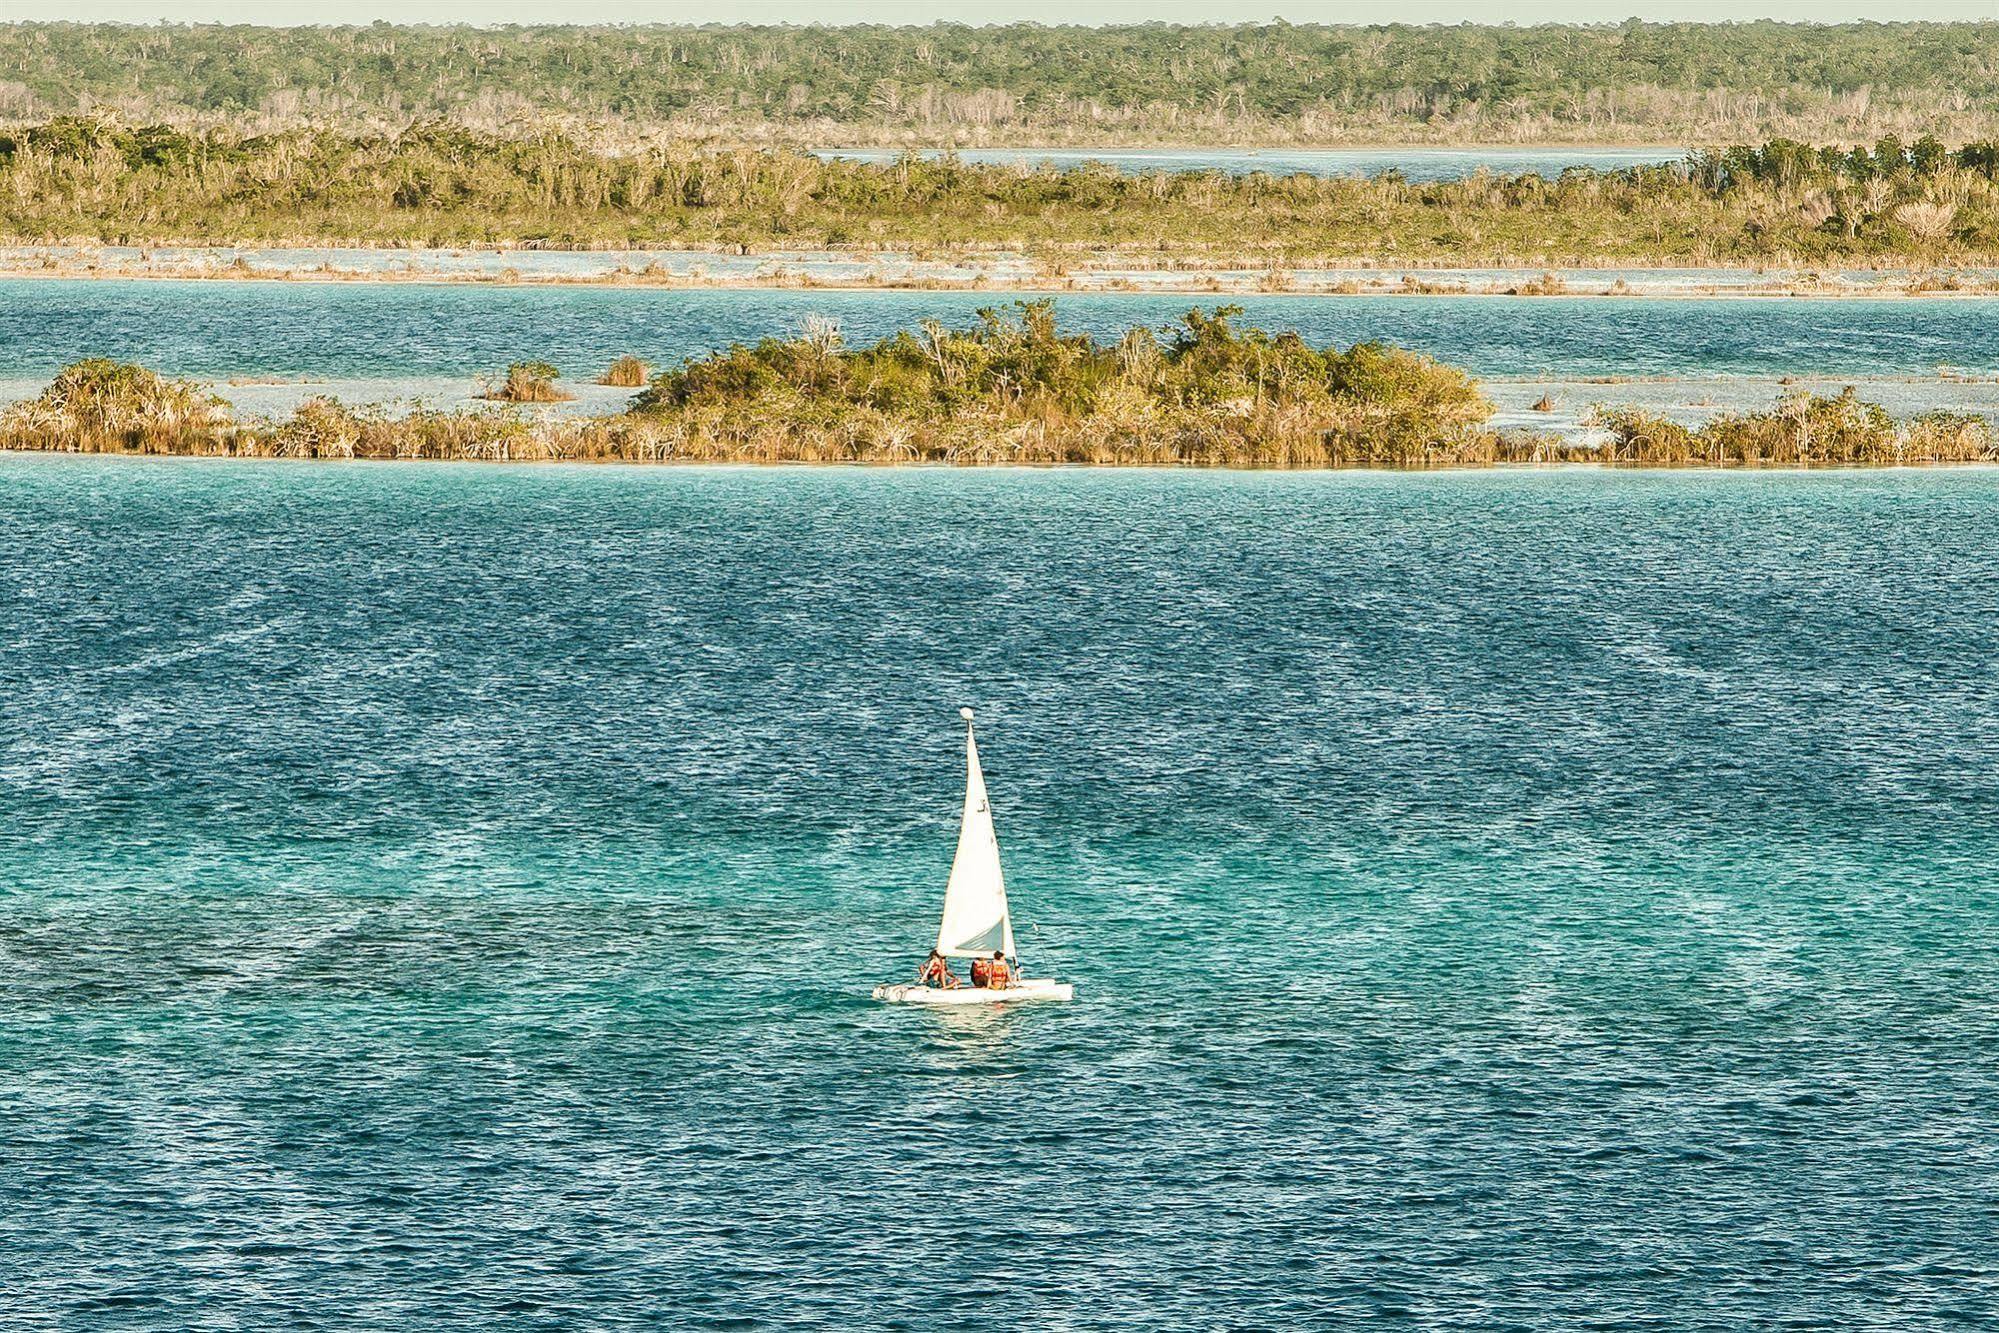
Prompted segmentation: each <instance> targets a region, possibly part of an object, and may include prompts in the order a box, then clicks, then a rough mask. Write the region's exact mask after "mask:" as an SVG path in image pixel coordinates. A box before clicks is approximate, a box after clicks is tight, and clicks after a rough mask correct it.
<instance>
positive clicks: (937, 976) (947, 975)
mask: <svg viewBox="0 0 1999 1333" xmlns="http://www.w3.org/2000/svg"><path fill="white" fill-rule="evenodd" d="M916 984H917V985H919V986H938V987H941V988H943V989H944V990H956V989H958V978H957V977H956V976H954V975H952V972H951V965H950V964H949V963H947V962H946V961H944V955H943V954H941V953H938V952H937V951H936V950H935V949H932V950H931V951H930V956H929V957H928V958H926V959H924V960H923V970H922V971H921V972H918V973H917V974H916Z"/></svg>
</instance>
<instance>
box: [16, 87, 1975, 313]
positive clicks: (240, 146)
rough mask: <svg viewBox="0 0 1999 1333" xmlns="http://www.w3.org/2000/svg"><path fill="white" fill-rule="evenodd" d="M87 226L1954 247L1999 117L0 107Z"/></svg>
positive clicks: (1621, 250)
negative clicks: (1517, 153) (1857, 119)
mask: <svg viewBox="0 0 1999 1333" xmlns="http://www.w3.org/2000/svg"><path fill="white" fill-rule="evenodd" d="M88 238H95V239H97V240H100V241H105V242H132V243H154V242H159V243H167V242H185V243H214V244H235V243H280V242H282V243H287V244H351V243H365V244H377V245H396V246H405V245H458V244H489V243H491V244H513V245H535V246H550V247H563V246H575V247H605V248H613V249H619V248H626V247H646V246H655V247H658V246H696V247H722V248H729V247H745V248H748V249H750V250H758V249H795V248H800V247H803V248H815V247H817V248H833V249H845V250H852V251H860V252H869V251H880V250H895V251H902V250H909V249H914V250H915V251H917V252H918V253H919V254H938V253H959V252H975V251H980V250H988V251H990V250H1006V251H1025V252H1027V253H1029V254H1032V255H1035V256H1036V257H1037V258H1040V259H1041V260H1043V261H1044V263H1045V264H1046V266H1047V268H1046V271H1047V272H1048V273H1049V274H1050V275H1051V276H1054V275H1059V274H1060V273H1061V272H1062V266H1063V265H1065V264H1066V263H1068V262H1069V261H1071V260H1073V259H1075V258H1076V257H1078V256H1081V255H1091V254H1097V253H1100V252H1112V251H1114V252H1116V253H1117V254H1118V255H1120V256H1121V257H1122V259H1121V262H1126V263H1131V264H1136V265H1139V266H1151V267H1158V268H1173V267H1180V266H1185V267H1194V268H1199V267H1204V266H1205V267H1224V268H1250V269H1257V268H1267V269H1277V268H1281V267H1284V266H1292V267H1310V266H1312V265H1314V264H1319V263H1330V264H1339V263H1352V262H1361V263H1370V262H1371V263H1382V264H1392V265H1397V266H1401V265H1411V264H1432V263H1433V264H1473V265H1487V264H1490V265H1505V266H1512V267H1532V268H1537V269H1538V268H1546V267H1553V266H1562V265H1568V264H1579V265H1588V264H1637V265H1645V264H1695V265H1698V264H1710V263H1766V262H1768V263H1780V264H1784V265H1825V266H1839V265H1844V264H1856V265H1872V264H1880V263H1895V264H1902V265H1913V266H1932V265H1936V266H1950V265H1973V264H1989V263H1993V262H1999V143H1970V144H1963V145H1960V146H1958V147H1956V148H1951V147H1948V146H1946V145H1944V144H1943V143H1941V142H1939V141H1937V140H1935V139H1930V138H1923V139H1917V140H1915V141H1913V142H1906V141H1904V140H1902V139H1899V138H1895V137H1892V136H1891V137H1887V138H1884V139H1882V140H1880V141H1879V142H1877V143H1875V144H1873V145H1872V146H1870V147H1866V148H1849V147H1843V146H1841V147H1824V148H1814V147H1811V146H1808V145H1805V144H1802V143H1796V142H1791V141H1783V140H1778V141H1772V142H1769V143H1766V144H1762V145H1760V146H1754V147H1749V146H1743V147H1736V148H1727V149H1717V150H1711V151H1700V152H1696V153H1694V154H1692V155H1690V156H1689V157H1688V159H1687V160H1685V161H1684V162H1680V163H1676V164H1672V165H1668V166H1656V167H1641V168H1633V169H1629V170H1620V171H1603V172H1598V171H1588V170H1573V171H1568V172H1564V173H1562V174H1561V175H1560V176H1559V177H1555V178H1548V177H1544V176H1540V175H1534V174H1527V175H1519V176H1494V175H1477V176H1473V177H1470V178H1468V179H1464V180H1458V181H1447V182H1436V183H1429V184H1413V183H1410V182H1408V181H1405V180H1403V179H1401V178H1400V177H1399V176H1396V175H1394V174H1392V173H1391V174H1390V175H1387V176H1384V177H1381V178H1377V179H1372V180H1356V179H1345V178H1327V177H1318V176H1311V175H1304V174H1299V175H1290V176H1271V175H1264V174H1251V175H1247V176H1230V175H1226V174H1223V173H1219V172H1181V173H1151V174H1143V175H1127V174H1123V173H1120V172H1118V171H1115V170H1111V169H1109V168H1104V167H1082V168H1075V169H1072V170H1063V171H1058V170H1053V169H1043V170H1019V169H1015V168H1012V167H1006V166H979V165H974V164H970V163H966V162H963V161H959V160H955V159H944V160H926V159H919V158H906V159H903V160H900V161H897V162H893V163H888V164H869V163H861V162H851V161H835V162H821V161H820V160H818V159H817V158H815V157H812V156H810V155H808V154H803V153H797V152H790V151H783V150H767V151H753V150H737V151H727V152H718V151H704V150H701V149H697V148H694V147H690V146H687V145H684V144H682V145H666V146H660V145H657V144H651V145H647V146H644V147H639V148H634V149H631V150H629V151H615V152H613V151H603V150H597V149H592V148H589V147H586V146H584V145H583V144H582V143H580V142H578V141H576V140H574V139H570V138H566V137H564V136H562V135H559V134H553V133H545V134H538V135H536V136H533V137H530V138H516V137H509V136H503V135H492V134H481V133H475V132H472V131H468V130H465V129H463V128H460V127H455V126H450V125H441V124H433V125H424V126H417V127H413V128H410V129H406V130H404V131H401V132H399V133H395V134H379V135H376V134H371V135H357V136H343V135H337V134H331V133H325V132H312V131H304V130H300V131H289V132H285V133H281V134H273V135H264V136H257V137H243V136H240V135H237V134H235V133H233V132H230V131H219V130H215V131H184V130H180V129H175V128H171V127H168V126H161V125H154V126H147V127H143V128H137V129H132V128H126V127H121V126H118V125H115V124H111V123H108V122H102V121H96V120H80V119H74V118H72V119H67V120H57V121H50V122H48V123H45V124H41V125H36V126H31V127H29V128H26V129H23V130H18V131H12V132H5V133H0V240H5V241H11V242H15V243H25V242H43V241H47V242H58V241H69V240H79V239H88ZM1522 290H1529V291H1535V292H1541V293H1544V294H1545V293H1553V292H1556V291H1559V283H1558V282H1551V281H1550V280H1542V281H1540V282H1538V283H1535V284H1530V285H1528V286H1527V287H1525V288H1523V289H1522Z"/></svg>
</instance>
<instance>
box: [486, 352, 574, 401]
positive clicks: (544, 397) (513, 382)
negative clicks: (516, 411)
mask: <svg viewBox="0 0 1999 1333" xmlns="http://www.w3.org/2000/svg"><path fill="white" fill-rule="evenodd" d="M561 377H562V372H561V371H559V370H557V369H556V368H555V367H554V366H552V365H550V364H549V363H548V362H546V361H516V362H514V363H513V364H512V365H511V366H508V367H507V372H506V374H505V375H503V376H501V377H500V379H499V382H498V383H490V382H489V383H485V384H482V385H481V387H480V389H479V393H478V396H479V397H481V398H487V399H491V400H492V401H494V402H498V403H569V402H574V401H575V400H576V395H575V394H573V393H568V392H565V391H564V390H562V389H559V388H557V387H556V385H555V382H556V380H558V379H560V378H561Z"/></svg>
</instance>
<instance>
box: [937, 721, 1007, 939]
mask: <svg viewBox="0 0 1999 1333" xmlns="http://www.w3.org/2000/svg"><path fill="white" fill-rule="evenodd" d="M959 711H960V714H961V715H962V716H963V717H964V719H965V819H964V823H963V824H962V825H960V827H959V829H958V855H957V857H956V859H954V860H953V861H952V862H951V881H950V883H949V884H947V885H946V886H945V888H944V920H943V923H942V924H941V925H939V926H938V928H937V952H939V953H941V954H943V955H944V956H945V957H946V958H990V957H991V956H992V953H993V950H995V949H998V950H999V951H1000V952H1002V953H1004V954H1005V955H1006V956H1007V957H1008V958H1012V957H1013V956H1014V951H1013V920H1012V918H1011V917H1009V916H1008V915H1007V910H1006V880H1005V879H1004V878H1003V877H1002V876H1001V875H1000V857H999V838H998V837H997V836H996V835H995V834H994V833H993V808H992V806H991V804H990V803H988V802H987V800H986V778H985V774H983V773H981V772H980V771H979V746H978V742H976V741H974V740H973V739H972V727H971V721H972V710H971V709H969V708H965V709H960V710H959Z"/></svg>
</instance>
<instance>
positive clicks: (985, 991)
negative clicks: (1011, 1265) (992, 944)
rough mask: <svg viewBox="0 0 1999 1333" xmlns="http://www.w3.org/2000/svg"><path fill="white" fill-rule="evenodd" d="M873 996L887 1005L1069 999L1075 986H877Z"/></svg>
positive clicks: (1055, 983) (1025, 983)
mask: <svg viewBox="0 0 1999 1333" xmlns="http://www.w3.org/2000/svg"><path fill="white" fill-rule="evenodd" d="M875 998H876V999H877V1000H887V1001H888V1002H889V1003H890V1004H1010V1003H1012V1002H1013V1001H1015V1000H1073V999H1075V998H1076V988H1075V987H1074V986H1071V985H1069V984H1068V983H1067V982H1062V981H1016V982H1015V983H1014V984H1013V985H1011V986H1003V987H1001V988H999V989H997V990H995V989H993V988H992V987H989V986H959V987H957V988H956V989H955V990H945V989H943V988H942V987H939V986H915V985H911V986H877V987H875Z"/></svg>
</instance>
